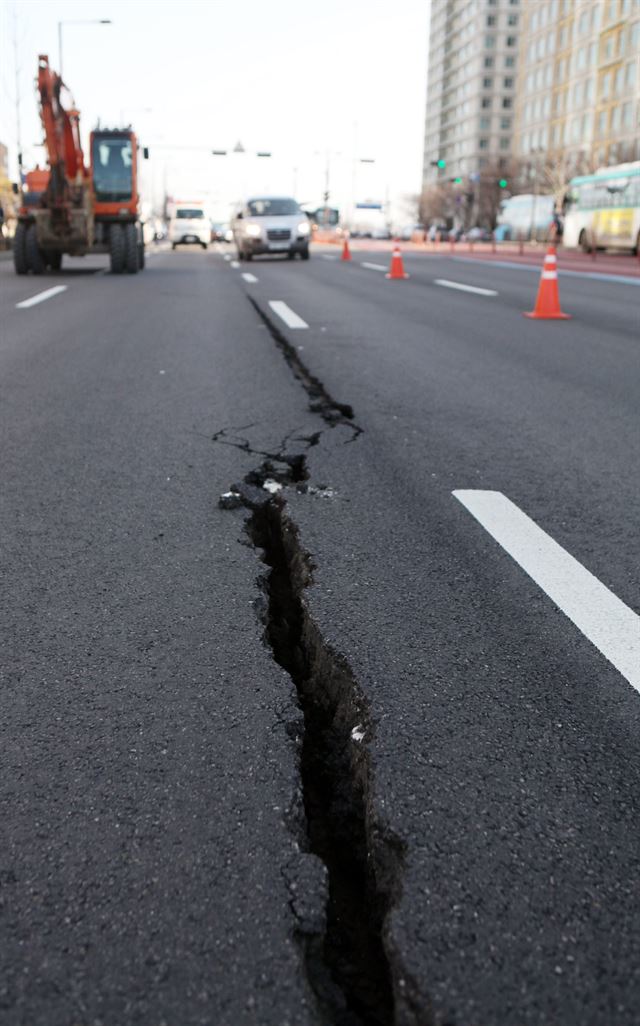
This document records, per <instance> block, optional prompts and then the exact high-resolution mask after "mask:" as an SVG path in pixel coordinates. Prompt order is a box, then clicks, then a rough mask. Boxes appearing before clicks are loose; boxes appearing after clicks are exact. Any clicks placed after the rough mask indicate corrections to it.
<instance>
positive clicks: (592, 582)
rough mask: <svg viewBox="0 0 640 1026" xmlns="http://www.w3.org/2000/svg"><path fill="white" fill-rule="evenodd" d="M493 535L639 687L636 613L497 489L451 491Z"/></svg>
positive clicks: (639, 627)
mask: <svg viewBox="0 0 640 1026" xmlns="http://www.w3.org/2000/svg"><path fill="white" fill-rule="evenodd" d="M453 495H454V497H455V498H456V499H457V500H458V502H461V503H462V505H463V506H465V507H466V509H468V510H469V512H470V513H471V515H472V516H474V517H475V519H476V520H477V521H478V523H480V524H482V526H483V527H484V529H485V530H486V531H488V532H489V534H490V535H491V536H492V538H495V540H496V541H497V542H498V544H500V545H502V547H503V549H505V550H506V551H507V552H508V553H509V555H510V556H511V557H512V559H514V560H515V561H516V563H518V565H519V566H521V567H522V569H523V570H524V571H525V573H527V574H528V575H529V577H531V578H532V579H533V580H534V581H535V582H536V584H537V585H539V587H540V588H542V590H543V591H544V592H545V594H546V595H548V596H549V598H550V599H551V600H552V601H553V602H554V603H555V604H556V606H558V608H559V609H560V610H561V611H562V612H563V613H564V614H565V616H568V617H569V619H570V620H571V621H572V622H573V623H574V624H575V625H576V627H577V628H578V629H579V630H580V631H582V633H583V634H584V636H585V637H586V638H588V639H589V641H590V642H591V644H592V645H595V647H596V648H597V649H598V651H599V652H601V653H602V655H603V656H604V657H605V658H606V659H608V660H609V662H610V663H612V665H613V666H615V668H616V669H617V670H619V671H620V673H621V674H622V675H623V677H626V679H627V680H628V681H629V683H630V684H631V686H632V687H634V688H635V689H636V691H640V616H638V615H637V614H636V613H634V612H633V610H632V609H629V607H628V606H626V605H625V604H624V602H622V601H621V600H620V599H619V598H618V597H617V596H616V595H614V594H613V592H612V591H609V589H608V588H607V587H605V585H604V584H602V583H601V582H600V581H599V580H598V579H597V577H594V576H593V574H592V573H590V572H589V571H588V570H587V569H586V568H585V567H584V566H582V564H581V563H579V562H578V561H577V559H574V557H573V556H571V555H570V554H569V553H568V552H567V551H566V550H565V549H563V548H562V546H561V545H558V543H557V542H555V541H554V540H553V538H551V537H550V536H549V535H548V534H547V533H546V532H545V531H543V530H542V528H541V527H538V525H537V524H536V523H534V521H533V520H531V519H530V518H529V517H528V516H527V515H526V513H523V512H522V510H521V509H519V508H518V507H517V506H516V505H515V504H514V503H513V502H511V500H510V499H508V498H507V496H506V495H503V494H502V492H490V491H476V490H475V489H473V490H463V491H455V492H453Z"/></svg>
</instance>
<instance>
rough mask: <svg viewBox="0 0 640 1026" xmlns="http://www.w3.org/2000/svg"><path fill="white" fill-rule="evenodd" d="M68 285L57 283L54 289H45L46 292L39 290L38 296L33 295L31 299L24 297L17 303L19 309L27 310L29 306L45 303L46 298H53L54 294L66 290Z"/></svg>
mask: <svg viewBox="0 0 640 1026" xmlns="http://www.w3.org/2000/svg"><path fill="white" fill-rule="evenodd" d="M66 291H67V286H66V285H55V286H54V287H53V288H52V289H45V290H44V292H38V294H37V295H36V296H32V297H31V299H23V301H22V302H21V303H16V306H17V308H18V310H26V309H27V307H29V306H36V305H37V304H38V303H44V301H45V299H51V297H52V296H57V295H58V293H60V292H66Z"/></svg>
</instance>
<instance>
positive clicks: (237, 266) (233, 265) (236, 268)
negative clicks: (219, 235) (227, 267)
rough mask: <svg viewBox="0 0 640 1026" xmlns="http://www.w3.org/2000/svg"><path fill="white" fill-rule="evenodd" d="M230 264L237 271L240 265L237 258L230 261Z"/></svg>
mask: <svg viewBox="0 0 640 1026" xmlns="http://www.w3.org/2000/svg"><path fill="white" fill-rule="evenodd" d="M231 266H232V267H233V269H234V271H237V270H238V268H239V267H240V263H239V262H238V261H237V260H232V261H231Z"/></svg>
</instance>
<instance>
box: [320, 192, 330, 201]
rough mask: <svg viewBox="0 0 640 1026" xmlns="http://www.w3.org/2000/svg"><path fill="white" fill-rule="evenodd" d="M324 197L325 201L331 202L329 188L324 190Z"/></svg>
mask: <svg viewBox="0 0 640 1026" xmlns="http://www.w3.org/2000/svg"><path fill="white" fill-rule="evenodd" d="M322 198H323V200H324V201H325V203H328V202H329V190H328V189H326V190H325V191H324V192H323V193H322Z"/></svg>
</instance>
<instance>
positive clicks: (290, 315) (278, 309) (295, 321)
mask: <svg viewBox="0 0 640 1026" xmlns="http://www.w3.org/2000/svg"><path fill="white" fill-rule="evenodd" d="M269 306H270V307H271V309H272V310H273V312H274V313H275V314H277V315H278V317H279V318H280V319H281V320H282V321H284V323H285V324H286V325H287V327H288V328H308V327H309V325H308V324H307V322H306V321H303V320H302V317H298V315H297V313H295V311H294V310H292V309H291V307H290V306H287V304H286V303H283V301H282V300H281V299H270V300H269Z"/></svg>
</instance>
